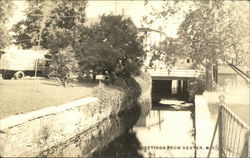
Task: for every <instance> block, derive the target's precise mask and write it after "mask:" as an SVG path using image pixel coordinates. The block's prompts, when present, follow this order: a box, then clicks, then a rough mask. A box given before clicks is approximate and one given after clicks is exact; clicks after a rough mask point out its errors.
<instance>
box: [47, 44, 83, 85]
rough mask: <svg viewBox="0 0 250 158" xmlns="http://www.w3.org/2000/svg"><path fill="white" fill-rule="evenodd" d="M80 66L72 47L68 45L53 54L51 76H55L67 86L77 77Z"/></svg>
mask: <svg viewBox="0 0 250 158" xmlns="http://www.w3.org/2000/svg"><path fill="white" fill-rule="evenodd" d="M78 69H79V66H78V63H77V60H76V59H75V54H74V51H73V49H72V47H70V46H69V47H66V48H65V49H62V50H60V51H59V52H58V53H57V54H54V55H53V58H52V62H51V65H50V73H49V77H55V78H57V79H58V80H59V83H60V84H61V85H63V86H64V87H67V86H68V85H69V84H70V82H71V81H72V80H75V79H76V76H77V72H78Z"/></svg>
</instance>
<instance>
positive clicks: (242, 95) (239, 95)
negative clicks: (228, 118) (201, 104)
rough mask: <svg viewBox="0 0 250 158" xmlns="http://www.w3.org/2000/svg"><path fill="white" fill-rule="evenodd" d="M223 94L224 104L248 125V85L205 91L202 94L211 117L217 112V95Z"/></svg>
mask: <svg viewBox="0 0 250 158" xmlns="http://www.w3.org/2000/svg"><path fill="white" fill-rule="evenodd" d="M220 95H224V96H225V105H226V106H227V107H228V108H229V109H231V111H233V112H234V113H235V114H236V115H237V116H239V117H240V118H241V119H242V120H243V121H244V122H245V123H246V124H247V125H249V108H250V105H249V102H250V101H249V87H248V86H245V87H238V88H233V87H231V88H227V89H226V90H225V91H216V92H205V93H204V94H203V96H204V97H205V99H206V100H207V102H208V106H209V110H210V112H211V114H212V116H213V117H216V116H217V113H218V103H219V99H218V97H219V96H220Z"/></svg>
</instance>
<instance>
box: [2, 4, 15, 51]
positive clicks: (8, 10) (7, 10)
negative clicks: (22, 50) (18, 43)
mask: <svg viewBox="0 0 250 158" xmlns="http://www.w3.org/2000/svg"><path fill="white" fill-rule="evenodd" d="M12 11H13V2H12V1H9V0H0V49H3V48H4V47H6V46H7V45H9V44H10V40H11V37H10V36H9V34H8V29H7V27H6V23H7V22H8V20H9V18H10V17H11V15H12V13H13V12H12Z"/></svg>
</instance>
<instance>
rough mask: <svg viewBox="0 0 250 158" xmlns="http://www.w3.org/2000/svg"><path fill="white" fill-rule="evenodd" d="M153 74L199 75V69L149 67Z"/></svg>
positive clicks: (167, 75)
mask: <svg viewBox="0 0 250 158" xmlns="http://www.w3.org/2000/svg"><path fill="white" fill-rule="evenodd" d="M148 72H149V73H150V75H151V76H166V77H198V76H199V75H200V71H199V70H192V69H186V70H185V69H183V70H181V69H148Z"/></svg>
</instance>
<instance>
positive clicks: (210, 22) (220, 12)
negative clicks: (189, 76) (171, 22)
mask: <svg viewBox="0 0 250 158" xmlns="http://www.w3.org/2000/svg"><path fill="white" fill-rule="evenodd" d="M232 9H233V8H232V6H227V4H226V2H221V1H200V2H199V3H197V8H196V9H194V10H192V11H190V12H189V13H188V14H187V16H186V18H185V20H184V21H183V22H182V24H181V26H180V28H179V35H180V38H181V40H182V42H183V43H184V44H185V46H188V49H187V50H188V51H187V55H189V56H190V57H191V58H192V59H194V60H195V61H196V62H197V63H198V64H202V65H205V66H206V84H207V85H206V88H207V90H212V87H213V85H212V83H213V81H214V79H213V75H212V73H213V72H212V66H213V64H216V63H217V62H218V61H220V60H223V59H228V58H229V57H230V54H232V53H233V54H236V53H238V52H239V50H237V48H240V47H241V44H240V42H239V38H240V36H239V35H237V34H238V31H239V28H240V27H241V26H240V25H238V18H239V16H236V17H238V18H236V17H232V15H233V14H232ZM229 19H230V20H229ZM229 49H232V50H233V52H232V51H231V52H230V53H229Z"/></svg>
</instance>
